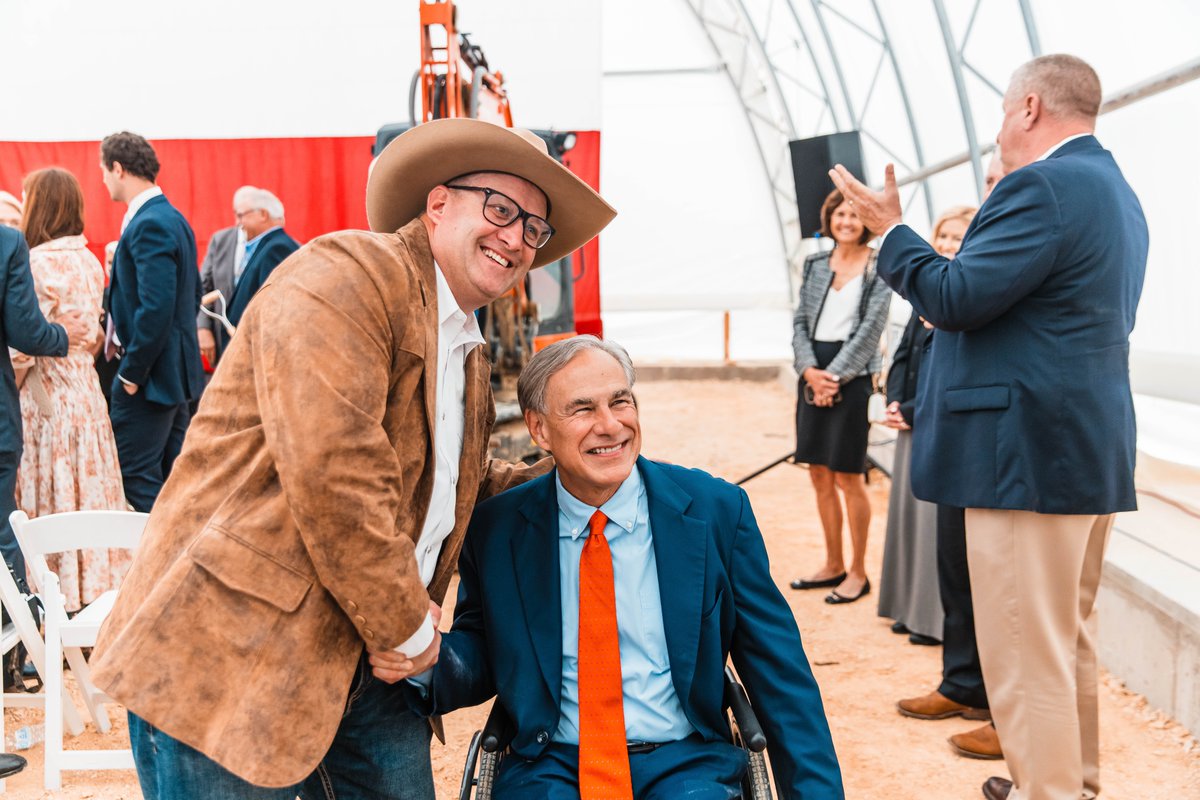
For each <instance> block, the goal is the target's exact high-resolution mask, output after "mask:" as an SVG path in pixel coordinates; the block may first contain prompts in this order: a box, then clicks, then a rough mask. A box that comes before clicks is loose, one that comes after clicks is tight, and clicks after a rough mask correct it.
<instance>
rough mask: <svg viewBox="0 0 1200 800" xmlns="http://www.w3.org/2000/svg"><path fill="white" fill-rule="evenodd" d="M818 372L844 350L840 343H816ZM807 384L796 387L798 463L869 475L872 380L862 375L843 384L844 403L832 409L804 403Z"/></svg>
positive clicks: (834, 405)
mask: <svg viewBox="0 0 1200 800" xmlns="http://www.w3.org/2000/svg"><path fill="white" fill-rule="evenodd" d="M812 344H813V354H814V355H815V356H816V357H817V368H818V369H825V367H826V366H827V365H828V364H829V363H830V362H831V361H833V359H834V356H836V355H837V354H838V351H839V350H841V349H842V343H841V342H816V341H814V342H813V343H812ZM807 385H808V383H807V382H806V381H805V380H804V378H803V377H801V378H800V385H799V386H798V387H797V394H798V398H797V401H796V461H797V463H800V464H819V465H821V466H824V467H829V468H830V469H831V470H833V471H834V472H850V473H862V472H866V471H867V434H868V433H869V432H870V429H871V424H870V423H869V422H867V402H868V401H869V400H870V399H871V376H869V375H860V376H858V377H857V378H854V379H853V380H851V381H848V382H846V383H843V384H842V399H841V402H838V403H834V404H833V405H832V406H831V407H829V408H820V407H818V406H814V405H809V404H808V403H807V402H805V400H804V388H805V387H806V386H807Z"/></svg>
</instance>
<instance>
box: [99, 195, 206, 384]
mask: <svg viewBox="0 0 1200 800" xmlns="http://www.w3.org/2000/svg"><path fill="white" fill-rule="evenodd" d="M109 305H110V312H111V313H112V319H113V324H114V325H115V326H116V331H117V337H118V338H119V339H120V340H121V344H122V345H124V347H125V354H124V355H123V356H122V357H121V366H120V368H119V369H118V370H117V375H118V376H119V377H122V378H124V379H125V380H127V381H130V382H131V383H136V384H137V385H138V386H139V387H141V391H143V392H145V395H144V396H145V398H146V399H147V400H150V401H152V402H155V403H161V404H163V405H178V404H179V403H186V402H188V401H189V400H194V399H195V398H197V397H199V396H200V392H202V391H203V390H204V372H203V369H202V367H201V364H200V345H199V343H198V342H197V340H196V314H197V313H198V312H199V310H200V274H199V270H198V269H197V267H196V237H195V236H193V235H192V228H191V226H190V225H188V222H187V220H186V219H184V218H183V215H182V214H180V213H179V212H178V211H176V210H175V207H174V206H172V205H171V204H170V203H168V202H167V198H165V197H162V196H159V197H154V198H151V199H150V200H149V201H147V203H146V204H145V205H144V206H142V207H141V208H140V209H138V212H137V213H136V214H134V216H133V219H132V220H130V222H129V226H128V227H127V228H126V229H125V232H124V233H122V234H121V239H120V242H119V243H118V244H117V252H116V255H115V256H114V258H113V270H112V281H111V285H110V289H109Z"/></svg>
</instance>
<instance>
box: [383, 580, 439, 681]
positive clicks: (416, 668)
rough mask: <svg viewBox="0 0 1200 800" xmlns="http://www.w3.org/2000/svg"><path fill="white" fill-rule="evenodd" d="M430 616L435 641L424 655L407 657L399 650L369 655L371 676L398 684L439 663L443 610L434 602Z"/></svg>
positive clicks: (426, 649)
mask: <svg viewBox="0 0 1200 800" xmlns="http://www.w3.org/2000/svg"><path fill="white" fill-rule="evenodd" d="M429 614H430V616H431V617H433V627H434V631H433V641H432V642H430V644H429V647H426V648H425V651H424V652H423V653H418V654H417V655H415V656H406V655H404V653H401V652H400V651H398V650H379V651H372V652H371V653H369V654H368V656H367V660H368V661H370V662H371V674H372V675H374V676H375V677H376V678H378V679H379V680H381V681H383V682H384V683H397V682H399V681H402V680H404V679H406V678H411V677H412V676H413V675H420V674H421V673H422V672H424V671H425V670H427V669H431V668H432V667H433V665H434V664H436V663H437V660H438V654H439V651H440V650H441V647H442V634H441V632H440V631H438V630H437V626H438V624H439V623H440V622H441V621H442V608H441V606H439V605H438V604H437V603H434V602H433V601H432V600H431V601H430V602H429Z"/></svg>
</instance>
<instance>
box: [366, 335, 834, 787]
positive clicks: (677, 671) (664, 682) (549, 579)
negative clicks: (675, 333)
mask: <svg viewBox="0 0 1200 800" xmlns="http://www.w3.org/2000/svg"><path fill="white" fill-rule="evenodd" d="M633 381H634V372H633V366H632V364H631V363H630V361H629V356H628V355H627V354H626V352H625V351H624V349H622V348H621V347H620V346H619V345H616V344H613V343H611V342H602V341H600V340H599V339H596V338H595V337H592V336H577V337H574V338H572V339H568V340H565V341H562V342H558V343H556V344H553V345H551V346H550V347H548V348H546V349H545V350H543V351H541V352H540V353H538V354H537V355H535V356H534V357H533V359H532V360H531V361H530V363H529V365H528V366H527V367H526V369H525V371H524V372H523V374H522V375H521V378H520V382H519V384H518V396H519V399H520V402H521V407H522V409H523V410H524V412H525V420H526V424H527V425H528V426H529V430H530V433H531V435H532V436H533V438H534V440H535V441H536V442H537V443H538V444H539V445H540V446H541V447H543V448H545V449H546V450H548V451H549V452H551V453H552V454H553V455H554V458H555V462H556V469H555V471H554V472H552V473H549V474H547V475H545V476H543V477H541V478H537V479H535V480H533V481H530V482H529V483H527V484H525V485H524V486H521V487H518V488H516V489H512V490H510V491H508V492H505V493H503V494H501V495H498V496H496V497H494V498H492V499H491V500H488V501H485V502H484V503H482V504H480V505H478V506H476V508H475V513H474V516H473V517H472V518H471V526H470V528H469V530H468V532H467V537H466V542H465V545H464V547H463V551H462V554H461V557H460V559H459V572H460V576H461V584H460V588H459V597H458V604H457V606H456V607H455V618H454V626H453V629H452V630H451V631H450V633H448V634H446V636H445V637H444V639H443V642H442V649H441V654H440V659H439V662H438V665H437V667H436V668H435V669H434V670H433V671H432V673H425V674H424V675H422V676H419V677H417V678H414V680H415V681H417V682H419V683H422V684H423V685H424V686H426V687H428V688H430V689H431V690H432V698H431V699H432V708H433V710H434V711H436V712H437V713H444V712H447V711H451V710H453V709H455V708H459V707H463V706H471V705H476V704H478V703H482V702H483V701H485V700H487V699H488V698H490V697H492V696H493V695H495V694H497V693H498V694H499V698H498V700H497V702H499V703H501V704H503V706H504V708H505V710H506V711H507V712H508V715H509V716H510V717H511V719H512V720H513V722H514V723H515V728H516V735H515V738H514V739H513V741H512V745H511V747H512V755H511V756H510V757H508V758H506V759H505V760H504V761H503V763H502V765H501V768H500V775H499V778H498V782H497V784H496V787H495V793H494V796H495V797H497V798H526V797H538V798H550V799H551V800H559V799H565V798H571V800H579V798H581V797H582V798H583V800H593V799H597V798H604V800H616V799H617V798H629V799H630V800H632V798H634V797H636V798H638V800H651V799H654V800H669V799H670V798H677V797H685V796H686V797H688V798H694V800H706V799H707V798H733V797H738V796H740V792H741V789H740V785H739V782H740V780H741V777H742V774H743V773H744V771H745V769H746V756H745V753H744V751H742V750H740V749H738V748H735V747H734V746H732V745H731V744H729V742H728V735H729V730H728V726H727V723H726V721H725V717H724V715H723V713H722V710H721V706H722V695H723V676H724V670H725V664H726V661H727V659H728V658H729V657H730V656H731V655H732V657H733V663H734V666H735V667H736V668H737V671H738V674H739V676H740V678H741V680H742V681H743V682H744V684H745V687H746V690H747V692H748V693H749V695H750V699H751V702H752V703H753V704H754V707H755V709H756V711H757V713H758V716H759V718H760V720H761V721H762V723H763V728H764V730H765V732H766V735H767V739H768V741H769V743H770V744H769V752H770V757H771V765H772V768H773V770H774V775H775V780H776V784H777V786H778V792H779V796H780V797H781V798H784V799H785V800H787V799H788V798H791V799H792V800H798V798H821V799H822V800H828V799H830V798H841V797H843V792H842V781H841V772H840V769H839V767H838V761H837V755H836V754H835V752H834V748H833V741H832V739H831V737H830V733H829V726H828V723H827V721H826V719H825V712H824V709H823V706H822V702H821V694H820V691H819V690H818V688H817V684H816V681H815V680H814V679H813V675H812V672H811V670H810V669H809V665H808V660H807V658H806V657H805V654H804V648H803V647H802V646H801V643H800V633H799V631H798V630H797V628H796V622H795V619H794V618H793V616H792V612H791V610H790V609H789V608H788V605H787V603H786V602H785V601H784V599H783V597H782V595H780V593H779V590H778V589H777V588H776V586H775V582H774V581H773V580H772V578H771V574H770V569H769V566H768V563H767V552H766V548H765V547H764V544H763V539H762V535H761V534H760V533H759V530H758V525H757V524H756V522H755V520H754V513H753V512H752V511H751V509H750V503H749V500H748V499H747V497H746V494H745V492H743V491H742V490H741V489H739V488H737V487H735V486H731V485H730V484H728V483H725V482H724V481H721V480H718V479H716V478H713V477H712V476H710V475H707V474H706V473H703V472H701V471H699V470H691V469H684V468H682V467H676V466H672V465H668V464H662V463H656V462H653V461H648V460H646V459H644V458H640V457H639V451H640V448H641V429H640V427H639V422H638V411H637V405H636V402H635V401H634V397H633V391H632V386H633ZM593 548H595V549H594V550H593ZM597 569H599V570H600V571H599V572H596V571H595V570H597ZM597 617H599V619H597ZM597 625H600V631H601V633H600V634H598V633H597V627H596V626H597ZM606 660H608V662H607V663H605V662H606ZM402 662H403V657H401V656H398V655H394V654H390V653H389V654H373V655H372V663H373V664H374V665H375V674H376V675H377V676H378V677H380V678H382V679H384V680H396V679H399V678H401V677H405V676H406V674H407V672H406V670H405V664H404V663H402ZM606 701H607V703H606ZM605 703H606V704H605ZM596 787H600V788H596Z"/></svg>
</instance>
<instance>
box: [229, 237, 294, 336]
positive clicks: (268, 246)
mask: <svg viewBox="0 0 1200 800" xmlns="http://www.w3.org/2000/svg"><path fill="white" fill-rule="evenodd" d="M299 249H300V243H299V242H297V241H296V240H295V239H293V238H292V237H291V236H288V234H287V232H286V231H285V230H284V229H283V228H276V229H275V230H273V231H269V232H268V233H267V234H266V235H265V236H263V238H262V241H260V242H259V243H258V246H257V247H255V248H254V254H253V255H252V256H250V263H248V264H246V266H245V269H243V270H242V277H241V279H240V280H239V281H238V282H237V288H236V289H234V291H233V298H232V299H231V300H230V301H229V310H228V311H226V312H225V316H227V317H229V321H230V322H232V323H233V324H234V326H235V327H236V326H237V324H238V323H239V322H240V321H241V319H242V314H243V313H245V311H246V306H247V305H249V304H250V299H251V298H252V297H254V295H255V293H256V292H258V290H259V289H261V288H262V285H263V283H265V282H266V280H267V278H269V277H270V276H271V273H272V272H273V271H274V270H275V268H276V267H277V266H279V262H281V261H283V260H284V259H285V258H287V257H288V256H290V255H291V254H292V253H294V252H296V251H297V250H299Z"/></svg>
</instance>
